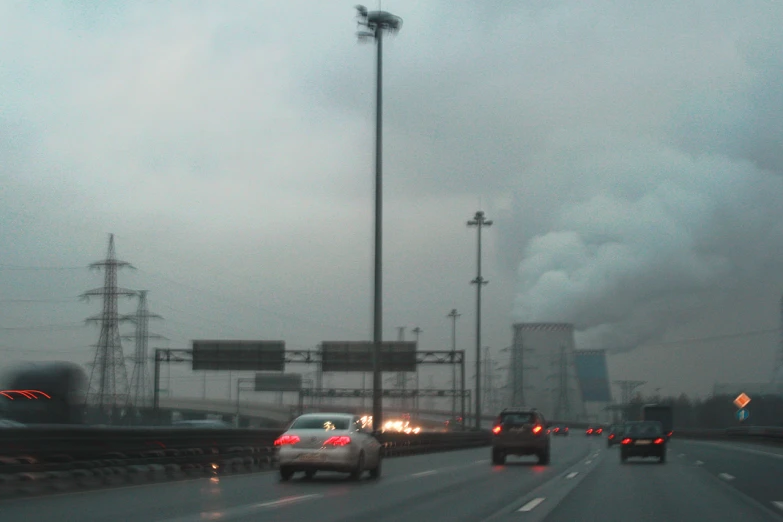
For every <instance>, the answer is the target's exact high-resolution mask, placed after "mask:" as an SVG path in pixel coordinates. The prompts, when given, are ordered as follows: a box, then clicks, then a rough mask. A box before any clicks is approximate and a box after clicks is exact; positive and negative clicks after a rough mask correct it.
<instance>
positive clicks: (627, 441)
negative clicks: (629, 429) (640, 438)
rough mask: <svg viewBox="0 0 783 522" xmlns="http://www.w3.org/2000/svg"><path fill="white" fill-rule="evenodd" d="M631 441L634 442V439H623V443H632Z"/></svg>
mask: <svg viewBox="0 0 783 522" xmlns="http://www.w3.org/2000/svg"><path fill="white" fill-rule="evenodd" d="M631 442H633V440H631V439H628V438H625V439H623V441H622V442H621V444H625V445H628V444H630V443H631Z"/></svg>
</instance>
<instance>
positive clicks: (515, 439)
mask: <svg viewBox="0 0 783 522" xmlns="http://www.w3.org/2000/svg"><path fill="white" fill-rule="evenodd" d="M506 455H520V456H521V455H536V456H537V457H538V463H539V464H544V465H546V464H549V433H548V430H547V426H546V419H544V416H543V415H541V413H540V412H538V411H536V410H530V409H511V408H507V409H505V410H503V411H502V412H500V415H499V416H498V418H497V420H496V421H495V424H494V426H493V428H492V464H496V465H499V464H504V463H505V462H506Z"/></svg>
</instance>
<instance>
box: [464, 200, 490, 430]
mask: <svg viewBox="0 0 783 522" xmlns="http://www.w3.org/2000/svg"><path fill="white" fill-rule="evenodd" d="M468 226H469V227H476V228H477V229H478V252H477V259H478V262H477V269H478V274H477V275H476V279H474V280H473V281H471V284H474V285H476V422H475V426H476V428H481V287H482V286H484V285H486V284H487V283H489V281H487V280H485V279H484V278H483V277H481V229H482V228H484V227H489V226H492V220H490V219H486V218H485V217H484V212H482V211H481V210H479V211H478V212H476V215H475V216H473V219H472V220H470V221H468Z"/></svg>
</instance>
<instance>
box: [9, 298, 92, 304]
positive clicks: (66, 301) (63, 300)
mask: <svg viewBox="0 0 783 522" xmlns="http://www.w3.org/2000/svg"><path fill="white" fill-rule="evenodd" d="M78 300H79V298H78V297H65V298H62V299H0V303H73V302H75V301H78Z"/></svg>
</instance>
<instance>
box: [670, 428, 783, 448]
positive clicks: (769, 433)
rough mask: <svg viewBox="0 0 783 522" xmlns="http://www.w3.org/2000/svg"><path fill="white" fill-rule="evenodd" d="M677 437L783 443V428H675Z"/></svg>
mask: <svg viewBox="0 0 783 522" xmlns="http://www.w3.org/2000/svg"><path fill="white" fill-rule="evenodd" d="M673 437H675V438H682V439H699V440H728V441H735V442H765V443H771V444H783V428H781V427H776V426H743V427H737V428H726V429H709V430H678V429H675V430H674V435H673Z"/></svg>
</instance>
